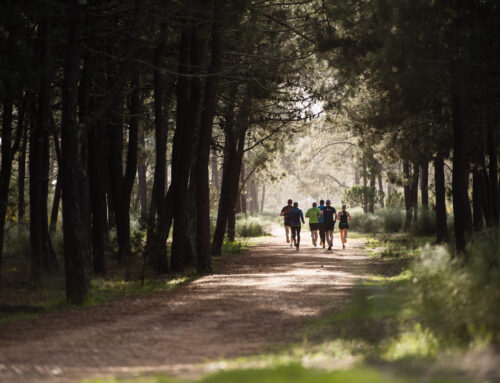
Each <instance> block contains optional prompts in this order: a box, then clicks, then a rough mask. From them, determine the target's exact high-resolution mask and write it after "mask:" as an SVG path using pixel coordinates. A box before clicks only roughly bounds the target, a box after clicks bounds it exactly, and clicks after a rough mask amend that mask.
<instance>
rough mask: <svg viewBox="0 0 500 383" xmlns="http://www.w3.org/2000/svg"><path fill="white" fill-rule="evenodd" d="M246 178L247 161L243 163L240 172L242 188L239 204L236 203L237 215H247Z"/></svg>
mask: <svg viewBox="0 0 500 383" xmlns="http://www.w3.org/2000/svg"><path fill="white" fill-rule="evenodd" d="M245 178H246V171H245V161H242V162H241V171H240V187H239V190H238V202H237V203H236V213H243V214H247V188H246V185H245V184H244V182H245Z"/></svg>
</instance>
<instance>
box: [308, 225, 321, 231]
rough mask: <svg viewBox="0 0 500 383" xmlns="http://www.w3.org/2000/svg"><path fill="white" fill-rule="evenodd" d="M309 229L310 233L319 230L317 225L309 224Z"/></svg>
mask: <svg viewBox="0 0 500 383" xmlns="http://www.w3.org/2000/svg"><path fill="white" fill-rule="evenodd" d="M309 229H311V231H313V230H318V229H319V223H310V224H309Z"/></svg>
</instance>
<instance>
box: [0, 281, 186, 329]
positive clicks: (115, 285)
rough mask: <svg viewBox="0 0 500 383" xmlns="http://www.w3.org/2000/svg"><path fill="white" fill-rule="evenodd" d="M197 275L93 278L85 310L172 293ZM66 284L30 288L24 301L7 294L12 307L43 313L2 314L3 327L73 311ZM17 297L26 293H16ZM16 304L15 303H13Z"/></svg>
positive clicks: (55, 283) (57, 282) (50, 283)
mask: <svg viewBox="0 0 500 383" xmlns="http://www.w3.org/2000/svg"><path fill="white" fill-rule="evenodd" d="M195 277H196V276H195V275H179V276H167V277H165V278H154V279H146V280H145V281H144V284H142V283H141V281H124V280H121V279H103V278H93V279H92V280H91V282H90V293H89V297H88V299H87V302H86V303H85V305H84V306H83V307H88V306H98V305H100V304H103V303H107V302H111V301H116V300H119V299H123V298H127V297H133V296H141V295H147V294H154V293H161V292H166V291H169V290H171V289H173V288H175V287H177V286H179V285H181V284H183V283H187V282H189V281H191V280H193V279H194V278H195ZM64 291H65V290H64V281H62V280H60V279H58V278H55V277H54V278H51V279H49V278H47V279H46V280H45V281H44V282H42V284H41V287H38V288H32V287H30V288H27V289H26V290H25V293H24V294H25V297H24V299H21V298H19V299H15V298H13V297H12V292H4V293H3V295H4V296H7V294H10V295H8V298H9V304H22V305H30V306H36V307H39V308H42V309H43V310H44V312H37V313H25V312H20V313H13V314H8V313H5V314H4V315H2V313H0V324H1V323H5V322H8V321H14V320H21V319H30V318H36V317H38V316H40V315H43V314H44V313H50V312H55V311H61V310H66V309H71V308H74V307H73V306H71V305H68V304H66V302H65V292H64ZM16 294H23V292H22V291H20V290H16ZM13 301H14V303H12V302H13Z"/></svg>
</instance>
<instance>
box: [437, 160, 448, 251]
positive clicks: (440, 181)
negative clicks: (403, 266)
mask: <svg viewBox="0 0 500 383" xmlns="http://www.w3.org/2000/svg"><path fill="white" fill-rule="evenodd" d="M434 187H435V191H436V242H437V243H441V242H444V241H447V240H448V224H447V222H446V189H445V179H444V158H443V154H442V153H439V152H438V153H437V154H436V157H434Z"/></svg>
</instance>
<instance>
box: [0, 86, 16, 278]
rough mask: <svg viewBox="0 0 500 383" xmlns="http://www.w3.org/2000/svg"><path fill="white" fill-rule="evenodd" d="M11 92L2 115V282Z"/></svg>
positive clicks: (10, 128)
mask: <svg viewBox="0 0 500 383" xmlns="http://www.w3.org/2000/svg"><path fill="white" fill-rule="evenodd" d="M10 95H11V93H9V92H6V93H5V98H4V102H3V115H2V168H1V169H0V283H1V282H2V254H3V237H4V228H5V216H6V213H7V203H8V200H9V187H10V173H11V170H12V148H11V141H12V109H13V104H12V100H11V99H10Z"/></svg>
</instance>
